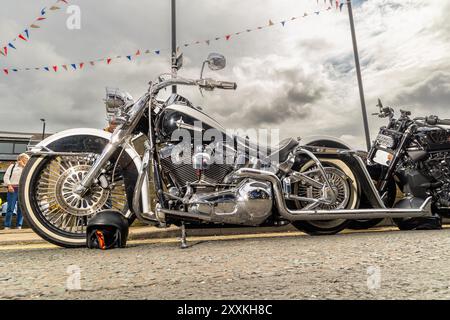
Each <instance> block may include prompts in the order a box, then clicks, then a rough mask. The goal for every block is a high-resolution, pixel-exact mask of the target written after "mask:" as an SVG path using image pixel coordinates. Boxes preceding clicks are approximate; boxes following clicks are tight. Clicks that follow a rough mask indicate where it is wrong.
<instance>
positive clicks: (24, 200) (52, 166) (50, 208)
mask: <svg viewBox="0 0 450 320" xmlns="http://www.w3.org/2000/svg"><path fill="white" fill-rule="evenodd" d="M91 164H92V160H89V159H87V158H80V157H49V156H48V157H36V156H35V157H32V158H31V159H30V161H29V162H28V164H27V166H26V167H25V169H24V171H23V173H22V176H21V181H20V184H19V185H20V189H19V204H20V206H21V209H22V212H23V215H24V217H25V219H26V220H27V222H28V224H29V225H30V227H31V228H32V229H33V231H34V232H36V233H37V234H38V235H39V236H41V237H42V238H43V239H45V240H47V241H49V242H51V243H53V244H56V245H58V246H62V247H66V248H78V247H84V246H85V245H86V226H87V223H88V221H89V219H90V218H92V217H93V216H94V215H95V214H96V213H97V212H99V211H101V210H104V209H110V208H113V209H116V210H119V211H121V212H123V214H124V215H127V214H128V213H129V210H128V205H127V201H126V199H127V198H126V194H125V191H124V190H125V188H124V182H123V178H121V176H120V171H119V173H116V172H114V171H113V172H114V176H115V183H116V186H117V187H114V189H102V188H101V187H100V186H94V187H92V188H91V189H90V191H89V192H88V193H87V194H86V195H85V196H84V197H78V198H76V197H75V195H73V194H71V190H72V186H73V185H74V184H75V183H76V182H77V179H82V177H83V175H84V174H85V173H86V172H87V170H89V167H90V165H91Z"/></svg>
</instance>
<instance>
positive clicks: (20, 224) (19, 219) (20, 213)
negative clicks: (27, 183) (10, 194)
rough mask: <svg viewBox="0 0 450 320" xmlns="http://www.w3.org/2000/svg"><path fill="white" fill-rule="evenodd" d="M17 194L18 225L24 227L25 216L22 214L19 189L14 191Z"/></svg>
mask: <svg viewBox="0 0 450 320" xmlns="http://www.w3.org/2000/svg"><path fill="white" fill-rule="evenodd" d="M14 193H15V195H16V203H17V219H16V227H17V228H22V224H23V216H22V210H20V204H19V191H16V192H14Z"/></svg>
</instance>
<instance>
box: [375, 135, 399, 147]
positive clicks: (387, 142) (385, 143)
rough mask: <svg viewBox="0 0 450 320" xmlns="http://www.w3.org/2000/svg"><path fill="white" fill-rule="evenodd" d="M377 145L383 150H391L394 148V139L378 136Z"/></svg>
mask: <svg viewBox="0 0 450 320" xmlns="http://www.w3.org/2000/svg"><path fill="white" fill-rule="evenodd" d="M377 143H378V144H379V145H380V146H382V147H385V148H393V147H394V146H395V140H394V138H392V137H390V136H386V135H384V134H379V135H378V137H377Z"/></svg>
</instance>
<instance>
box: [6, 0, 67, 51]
mask: <svg viewBox="0 0 450 320" xmlns="http://www.w3.org/2000/svg"><path fill="white" fill-rule="evenodd" d="M61 3H62V4H66V5H67V4H68V1H67V0H57V1H56V2H55V4H54V5H52V6H51V7H50V8H49V9H48V10H49V11H56V10H60V9H61V6H60V5H59V4H61ZM47 16H48V13H47V8H42V9H41V11H40V12H39V16H38V17H37V18H36V19H35V20H34V21H33V22H32V23H31V24H30V25H29V26H28V27H26V28H25V29H24V30H23V31H22V32H21V33H19V34H18V35H17V37H16V38H14V39H13V40H12V41H9V42H8V44H7V45H6V46H9V47H10V48H13V49H16V46H15V42H16V41H17V40H22V41H24V42H28V40H29V39H30V30H29V29H39V28H41V26H40V23H41V22H42V21H44V20H46V19H47ZM2 47H3V50H0V54H1V55H2V56H4V57H6V56H7V53H5V52H4V48H5V45H2V46H0V48H2Z"/></svg>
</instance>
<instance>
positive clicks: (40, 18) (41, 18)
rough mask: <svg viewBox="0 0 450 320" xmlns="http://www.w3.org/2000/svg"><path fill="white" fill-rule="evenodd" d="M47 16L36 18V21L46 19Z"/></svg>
mask: <svg viewBox="0 0 450 320" xmlns="http://www.w3.org/2000/svg"><path fill="white" fill-rule="evenodd" d="M45 19H46V18H44V17H39V18H37V19H36V21H42V20H45Z"/></svg>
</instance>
